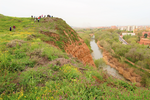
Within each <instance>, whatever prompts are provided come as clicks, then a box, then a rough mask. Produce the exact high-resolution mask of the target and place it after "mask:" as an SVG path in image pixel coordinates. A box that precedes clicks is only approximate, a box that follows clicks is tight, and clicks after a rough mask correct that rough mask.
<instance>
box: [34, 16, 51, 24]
mask: <svg viewBox="0 0 150 100" xmlns="http://www.w3.org/2000/svg"><path fill="white" fill-rule="evenodd" d="M47 17H53V16H51V15H47ZM31 18H34V21H35V22H36V20H38V22H39V21H40V19H41V18H46V15H44V16H43V15H41V16H39V17H35V16H34V17H33V16H31Z"/></svg>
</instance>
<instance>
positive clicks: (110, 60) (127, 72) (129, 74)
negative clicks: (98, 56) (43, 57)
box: [97, 41, 141, 86]
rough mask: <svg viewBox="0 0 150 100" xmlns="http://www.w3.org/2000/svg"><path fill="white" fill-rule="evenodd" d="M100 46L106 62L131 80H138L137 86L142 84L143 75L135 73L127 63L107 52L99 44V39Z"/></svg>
mask: <svg viewBox="0 0 150 100" xmlns="http://www.w3.org/2000/svg"><path fill="white" fill-rule="evenodd" d="M97 45H98V47H99V48H101V49H102V50H103V59H104V61H105V62H106V64H108V65H110V66H111V67H113V68H115V69H116V70H118V72H119V73H120V74H121V75H123V77H124V78H125V79H127V80H129V81H131V82H133V83H134V82H136V83H137V84H136V85H137V86H141V84H140V82H141V76H140V75H137V74H136V73H134V70H133V69H132V68H127V65H126V64H122V63H120V62H119V61H118V59H116V58H114V57H112V56H111V55H110V53H109V52H107V51H106V50H105V49H104V48H103V47H102V46H100V45H99V41H98V42H97Z"/></svg>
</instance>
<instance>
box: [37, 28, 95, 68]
mask: <svg viewBox="0 0 150 100" xmlns="http://www.w3.org/2000/svg"><path fill="white" fill-rule="evenodd" d="M71 32H73V33H74V34H75V35H76V36H77V38H78V40H72V38H71V36H72V37H73V35H70V34H71V33H70V32H69V33H67V32H65V31H64V33H65V35H66V38H67V40H68V41H67V43H66V42H64V40H62V41H61V42H63V43H64V44H65V47H64V50H65V51H66V53H67V54H71V55H72V56H73V57H76V58H78V59H79V60H80V61H82V62H83V64H84V65H86V64H89V65H91V66H93V67H94V68H96V66H95V64H94V61H93V59H92V55H91V53H90V50H89V48H88V46H87V45H86V44H85V43H84V41H83V39H81V38H80V37H79V36H78V34H77V33H76V32H75V31H74V30H71ZM40 33H42V34H44V35H47V36H49V37H55V39H56V41H60V39H59V38H60V37H59V35H58V34H56V33H52V32H43V31H41V32H40ZM45 42H46V43H48V44H51V45H53V46H55V47H57V48H58V46H57V45H56V44H55V42H54V41H45Z"/></svg>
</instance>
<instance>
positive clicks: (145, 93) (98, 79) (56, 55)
mask: <svg viewBox="0 0 150 100" xmlns="http://www.w3.org/2000/svg"><path fill="white" fill-rule="evenodd" d="M45 20H50V21H51V22H50V23H49V22H47V23H45V24H44V22H42V21H45ZM45 20H44V19H41V20H40V22H39V23H38V22H36V23H34V21H33V20H32V19H31V18H14V17H6V16H3V15H0V23H2V24H1V25H0V41H1V42H0V100H16V99H18V100H41V99H43V100H46V99H48V100H53V99H56V100H58V99H67V100H76V99H83V100H89V99H92V100H93V99H97V100H103V99H106V100H107V99H121V100H122V99H125V100H128V99H144V100H146V99H149V98H150V95H149V94H150V91H149V90H148V89H146V88H140V87H136V86H135V84H131V83H127V82H124V81H121V80H117V79H114V78H112V77H110V76H108V75H107V74H106V73H105V72H103V71H102V70H100V69H99V70H96V69H93V67H91V66H88V65H86V66H85V65H83V64H81V63H79V62H78V61H77V60H76V59H74V58H69V57H68V55H67V54H66V53H65V52H63V51H62V50H63V48H61V47H60V48H61V49H57V48H55V47H54V46H52V45H49V44H48V43H46V42H48V41H50V42H55V43H57V45H60V46H62V45H63V43H64V41H66V40H67V39H68V38H67V37H66V35H64V32H63V31H64V30H65V31H66V32H69V31H71V30H72V29H69V28H68V29H66V28H67V27H69V26H68V25H65V24H64V21H63V20H61V19H58V18H53V19H45ZM57 21H58V22H57ZM48 23H49V24H48ZM56 24H57V26H59V29H62V30H63V31H62V30H61V31H60V30H57V29H56V30H54V27H55V25H56ZM13 25H15V26H16V30H15V31H12V32H10V31H9V27H10V26H13ZM44 27H45V28H44ZM64 27H65V28H64ZM44 29H45V32H47V31H48V32H47V33H49V32H52V33H55V34H58V35H59V36H60V37H61V38H60V39H58V41H59V42H58V41H57V40H56V39H55V38H54V37H50V36H48V34H46V33H44V34H42V33H39V31H44ZM72 34H73V37H72V38H74V39H75V37H77V36H76V34H75V33H72ZM65 37H66V38H65ZM61 40H62V41H63V42H62V43H61V42H60V41H61ZM75 40H76V39H75ZM56 41H57V42H56ZM66 42H67V41H66ZM61 59H63V60H61ZM64 60H67V63H64V62H63V61H64ZM72 62H73V63H72ZM100 64H101V63H100ZM143 82H147V80H146V79H144V78H143Z"/></svg>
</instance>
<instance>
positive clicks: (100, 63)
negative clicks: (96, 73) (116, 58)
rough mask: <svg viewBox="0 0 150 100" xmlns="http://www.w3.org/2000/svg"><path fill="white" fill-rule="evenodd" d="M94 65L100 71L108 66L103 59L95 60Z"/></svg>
mask: <svg viewBox="0 0 150 100" xmlns="http://www.w3.org/2000/svg"><path fill="white" fill-rule="evenodd" d="M94 63H95V65H96V67H97V68H98V69H99V68H102V67H104V66H106V63H105V62H104V60H103V58H100V59H97V60H95V61H94Z"/></svg>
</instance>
